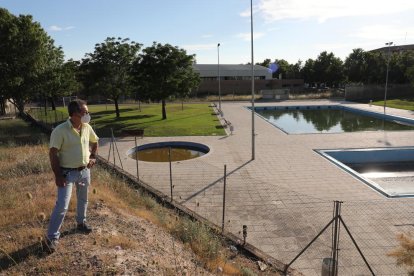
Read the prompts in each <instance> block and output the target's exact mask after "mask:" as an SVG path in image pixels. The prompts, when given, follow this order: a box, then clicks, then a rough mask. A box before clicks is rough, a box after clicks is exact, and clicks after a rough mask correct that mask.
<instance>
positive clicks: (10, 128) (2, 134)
mask: <svg viewBox="0 0 414 276" xmlns="http://www.w3.org/2000/svg"><path fill="white" fill-rule="evenodd" d="M0 129H1V131H0V146H17V145H21V144H42V143H45V142H46V141H48V137H47V136H46V135H44V134H43V133H42V132H41V131H40V130H39V129H38V128H35V127H32V126H30V125H28V124H27V123H26V122H24V121H22V120H0Z"/></svg>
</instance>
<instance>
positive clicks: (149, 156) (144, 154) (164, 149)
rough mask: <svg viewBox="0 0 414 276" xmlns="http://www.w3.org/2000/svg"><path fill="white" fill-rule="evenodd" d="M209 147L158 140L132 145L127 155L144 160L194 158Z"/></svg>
mask: <svg viewBox="0 0 414 276" xmlns="http://www.w3.org/2000/svg"><path fill="white" fill-rule="evenodd" d="M209 151H210V148H209V147H207V146H206V145H203V144H200V143H193V142H182V141H172V142H158V143H150V144H145V145H141V146H138V147H134V148H132V149H130V150H129V151H128V156H129V157H131V158H133V159H138V160H140V161H146V162H169V161H170V159H171V161H182V160H188V159H194V158H197V157H200V156H203V155H205V154H207V153H208V152H209Z"/></svg>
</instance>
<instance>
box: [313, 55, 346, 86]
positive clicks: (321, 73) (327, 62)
mask: <svg viewBox="0 0 414 276" xmlns="http://www.w3.org/2000/svg"><path fill="white" fill-rule="evenodd" d="M313 67H314V72H315V79H316V82H318V83H325V84H327V85H329V86H334V85H338V84H339V83H340V82H342V81H343V80H344V74H343V62H342V60H341V59H340V58H337V57H335V55H334V54H333V53H328V52H326V51H324V52H322V53H320V54H319V56H318V58H317V59H316V60H315V63H314V65H313Z"/></svg>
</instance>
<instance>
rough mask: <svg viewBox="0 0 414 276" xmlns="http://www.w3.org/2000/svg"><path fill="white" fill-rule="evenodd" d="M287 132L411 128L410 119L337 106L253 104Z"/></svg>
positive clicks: (260, 113)
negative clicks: (258, 105)
mask: <svg viewBox="0 0 414 276" xmlns="http://www.w3.org/2000/svg"><path fill="white" fill-rule="evenodd" d="M255 112H256V114H258V115H259V116H261V117H262V118H263V119H265V120H266V121H268V122H269V123H271V124H272V125H274V126H276V127H278V128H279V129H281V130H282V131H284V132H286V133H288V134H304V133H343V132H356V131H394V130H414V120H412V119H409V118H403V117H398V116H393V115H388V114H381V113H376V112H370V111H365V110H360V109H355V108H350V107H347V106H341V105H321V106H263V107H255Z"/></svg>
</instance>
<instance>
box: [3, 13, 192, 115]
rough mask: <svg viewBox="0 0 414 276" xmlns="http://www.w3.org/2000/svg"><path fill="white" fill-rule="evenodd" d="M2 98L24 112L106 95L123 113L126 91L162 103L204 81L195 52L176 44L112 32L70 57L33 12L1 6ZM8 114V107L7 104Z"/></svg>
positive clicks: (179, 95)
mask: <svg viewBox="0 0 414 276" xmlns="http://www.w3.org/2000/svg"><path fill="white" fill-rule="evenodd" d="M0 41H1V42H0V102H2V103H4V102H5V100H7V99H8V100H10V101H11V102H12V103H13V104H14V105H15V106H16V107H17V109H18V110H19V112H20V113H23V112H24V107H25V105H26V104H27V103H28V102H30V101H33V100H40V99H41V100H44V101H49V102H51V104H52V108H54V102H55V100H56V99H57V98H59V97H62V96H69V95H73V94H75V93H80V94H83V95H88V96H90V95H102V96H104V97H106V98H108V99H111V100H113V102H114V104H115V110H116V116H117V117H120V111H119V106H118V102H119V98H120V96H121V95H125V96H127V95H137V98H138V99H140V100H151V101H157V102H161V103H162V105H161V106H162V118H163V119H166V118H167V114H166V109H165V105H166V99H168V98H169V97H181V98H183V97H186V96H188V95H189V94H190V93H191V90H192V89H193V88H195V87H197V86H198V84H199V82H200V78H199V75H198V74H197V73H196V72H194V71H193V67H192V64H193V63H194V62H195V55H188V54H187V53H186V51H185V50H184V49H180V48H178V47H176V46H172V45H170V44H161V43H157V42H154V43H153V44H152V45H151V46H149V47H146V48H144V49H142V44H140V43H137V42H134V41H130V40H129V39H128V38H124V39H123V38H120V37H118V38H115V37H108V38H107V39H105V41H104V42H102V43H97V44H96V45H95V49H94V52H92V53H86V54H85V58H83V59H82V60H80V61H75V60H68V61H64V54H63V50H62V48H61V47H56V46H55V45H54V41H53V39H51V37H50V36H48V34H47V33H46V32H45V31H44V30H43V29H42V27H41V26H40V24H39V23H37V22H34V21H33V18H32V16H30V15H19V16H14V15H12V14H11V13H9V12H8V11H7V10H6V9H3V8H0ZM2 111H3V113H4V106H3V110H2Z"/></svg>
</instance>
